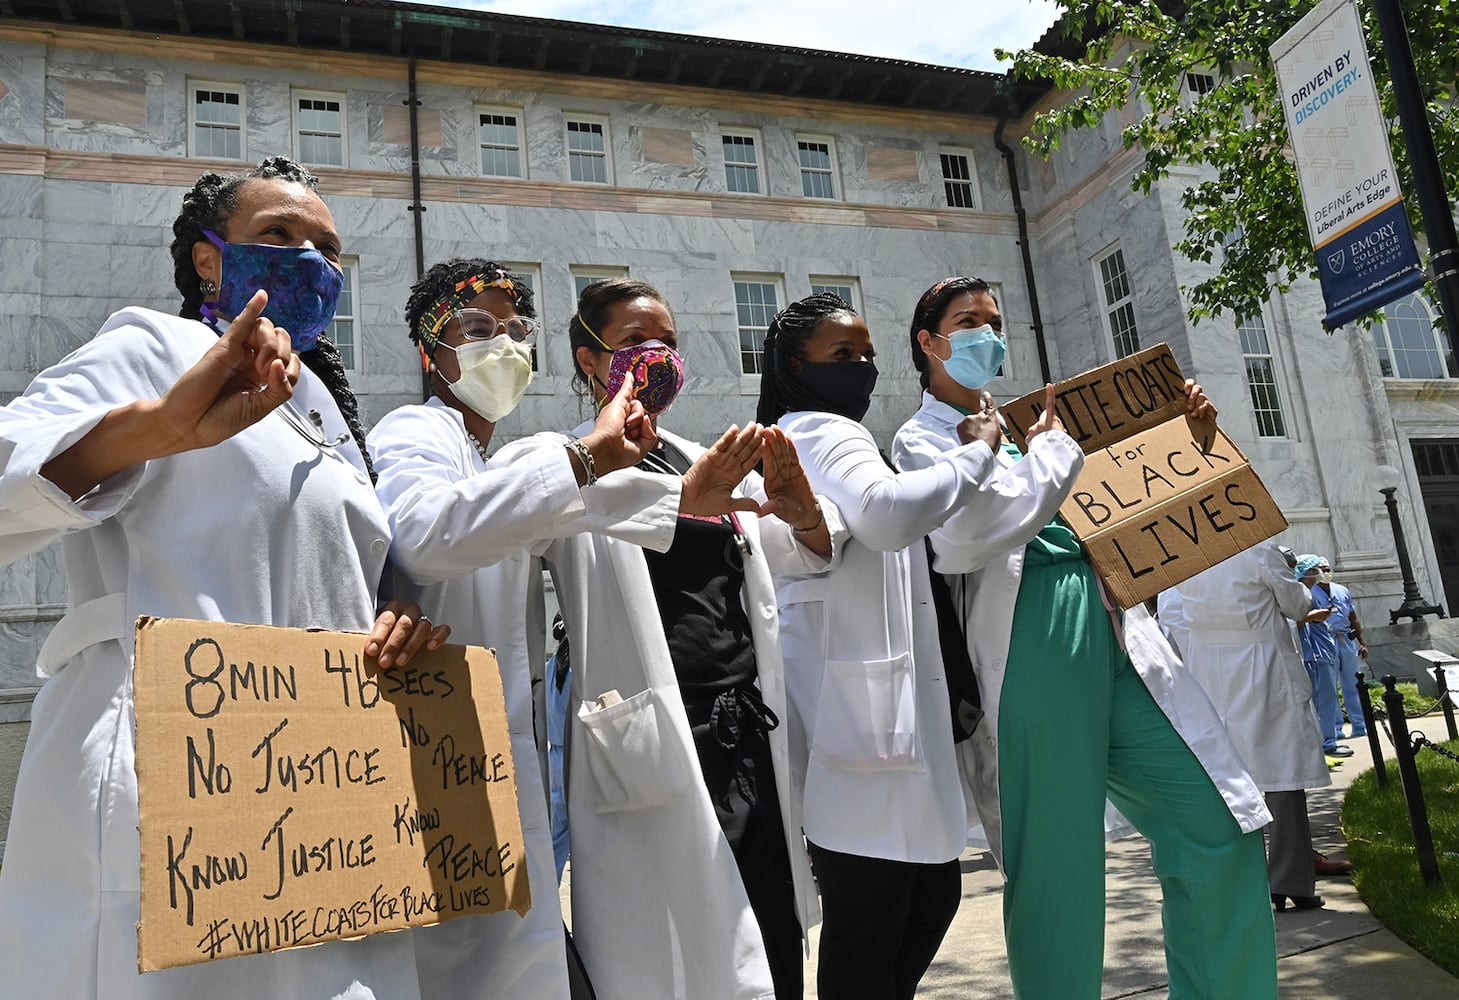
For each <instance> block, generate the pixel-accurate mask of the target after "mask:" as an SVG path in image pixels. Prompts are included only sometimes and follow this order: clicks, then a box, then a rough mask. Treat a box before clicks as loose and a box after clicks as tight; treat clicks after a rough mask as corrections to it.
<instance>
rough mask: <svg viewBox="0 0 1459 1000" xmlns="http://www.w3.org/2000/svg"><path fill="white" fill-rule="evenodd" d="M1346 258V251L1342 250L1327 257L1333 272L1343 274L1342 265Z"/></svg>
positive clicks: (1328, 264)
mask: <svg viewBox="0 0 1459 1000" xmlns="http://www.w3.org/2000/svg"><path fill="white" fill-rule="evenodd" d="M1344 258H1345V252H1344V251H1342V250H1339V251H1337V252H1336V253H1334V254H1332V255H1330V256H1329V257H1328V258H1327V266H1328V268H1330V269H1331V270H1332V273H1333V274H1342V266H1343V264H1344V263H1345V262H1346V261H1345V259H1344Z"/></svg>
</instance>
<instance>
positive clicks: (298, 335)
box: [202, 229, 344, 351]
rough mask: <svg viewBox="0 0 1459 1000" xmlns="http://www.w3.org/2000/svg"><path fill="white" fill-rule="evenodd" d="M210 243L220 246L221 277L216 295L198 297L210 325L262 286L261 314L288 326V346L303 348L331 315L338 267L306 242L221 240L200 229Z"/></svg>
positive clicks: (337, 287)
mask: <svg viewBox="0 0 1459 1000" xmlns="http://www.w3.org/2000/svg"><path fill="white" fill-rule="evenodd" d="M203 235H204V236H206V237H207V238H208V239H209V240H210V241H212V243H213V245H214V246H216V247H217V248H218V249H219V250H221V251H223V280H222V283H221V287H219V289H218V298H217V299H216V300H215V301H213V302H204V303H203V307H202V312H203V316H204V317H205V318H206V320H207V322H208V325H209V326H211V327H212V328H213V329H214V330H221V327H220V326H219V323H220V322H222V323H224V324H225V325H226V323H227V320H226V319H225V318H224V317H231V316H237V315H238V314H239V313H240V312H242V311H243V307H244V306H246V305H248V300H249V299H251V298H253V293H254V292H256V291H258V290H259V289H260V288H262V289H263V290H264V291H266V292H268V305H267V306H265V307H264V310H263V314H264V315H265V316H267V317H268V318H269V319H270V320H272V321H273V324H274V325H275V326H278V327H282V328H283V329H285V330H288V331H289V339H290V341H291V342H292V343H293V346H294V350H296V351H308V350H312V349H313V348H314V345H315V344H317V343H318V342H319V335H320V334H321V333H322V332H324V328H325V327H326V326H328V325H329V321H330V320H332V319H334V307H335V305H336V304H337V303H338V302H339V293H340V291H341V290H342V289H343V288H344V273H343V272H341V271H340V269H339V268H338V267H336V266H335V265H334V264H332V263H330V261H329V258H327V257H325V256H324V254H322V253H320V252H319V251H318V250H315V249H313V248H311V247H276V246H270V245H268V244H266V243H225V242H224V241H223V240H222V239H220V238H219V237H218V234H217V233H214V232H212V231H211V230H208V229H204V230H203Z"/></svg>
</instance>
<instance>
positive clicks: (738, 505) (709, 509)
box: [679, 423, 765, 517]
mask: <svg viewBox="0 0 1459 1000" xmlns="http://www.w3.org/2000/svg"><path fill="white" fill-rule="evenodd" d="M764 433H765V432H764V429H763V428H761V427H760V425H759V424H755V423H752V424H747V425H746V426H745V428H744V430H741V429H740V428H738V427H734V426H731V427H730V429H729V430H727V431H725V432H724V433H723V434H722V435H720V438H719V440H718V441H716V442H714V445H713V447H711V448H710V449H709V450H708V451H706V452H705V453H704V454H703V455H700V456H699V459H698V460H697V461H696V462H695V463H694V464H693V465H692V466H690V467H689V471H688V472H686V473H684V486H683V491H682V492H681V493H680V495H679V512H680V513H681V514H698V515H700V516H703V517H713V516H715V515H717V514H725V513H728V512H730V511H736V510H743V511H748V512H750V513H752V514H753V513H755V512H757V511H758V510H759V509H760V505H759V504H758V503H756V502H755V501H754V500H751V499H750V498H749V497H736V496H733V495H732V494H733V491H734V488H735V487H736V486H738V485H740V483H741V482H742V481H743V480H744V478H745V476H747V475H749V473H750V470H751V469H753V468H754V467H755V463H756V462H757V461H759V459H760V439H761V438H762V437H763V436H764Z"/></svg>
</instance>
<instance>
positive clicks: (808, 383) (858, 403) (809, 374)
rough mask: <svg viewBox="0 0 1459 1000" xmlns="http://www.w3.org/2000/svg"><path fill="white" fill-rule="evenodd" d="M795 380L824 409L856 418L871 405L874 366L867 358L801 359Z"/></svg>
mask: <svg viewBox="0 0 1459 1000" xmlns="http://www.w3.org/2000/svg"><path fill="white" fill-rule="evenodd" d="M799 379H800V381H801V383H802V384H803V385H804V386H805V387H806V388H807V389H809V390H810V392H811V394H812V395H813V396H815V397H816V399H818V400H819V401H820V402H821V404H822V407H823V408H824V409H826V410H828V411H830V412H831V413H839V414H840V415H841V416H843V417H849V418H850V419H852V420H856V421H860V420H861V418H862V417H864V416H866V411H867V410H868V409H869V408H870V407H871V390H872V389H873V388H875V386H876V365H874V364H872V363H871V362H870V361H802V362H801V363H800V374H799Z"/></svg>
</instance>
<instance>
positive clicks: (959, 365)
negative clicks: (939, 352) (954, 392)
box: [934, 323, 1008, 389]
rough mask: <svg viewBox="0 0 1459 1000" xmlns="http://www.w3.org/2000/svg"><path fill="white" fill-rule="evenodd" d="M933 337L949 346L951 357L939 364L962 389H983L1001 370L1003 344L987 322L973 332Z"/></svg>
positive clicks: (1005, 349)
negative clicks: (940, 339) (950, 347)
mask: <svg viewBox="0 0 1459 1000" xmlns="http://www.w3.org/2000/svg"><path fill="white" fill-rule="evenodd" d="M934 336H937V337H942V339H943V340H945V341H947V342H948V344H950V345H951V346H952V355H951V356H950V357H949V358H948V359H947V360H946V361H943V362H942V367H943V368H945V369H946V370H947V374H948V375H950V376H952V380H953V381H954V382H956V383H957V384H958V385H960V386H962V387H963V388H964V389H981V388H983V386H985V385H987V384H988V383H989V382H991V381H993V376H994V375H997V374H998V369H999V368H1001V367H1003V356H1004V354H1005V353H1006V351H1007V349H1008V348H1007V345H1006V344H1005V343H1004V342H1003V338H1002V337H1001V336H999V335H998V333H997V332H996V331H994V329H993V328H992V327H991V326H989V325H988V324H987V323H984V324H983V325H982V326H980V327H978V328H977V329H974V330H959V331H957V332H956V333H954V334H952V335H951V336H943V335H942V334H940V333H938V334H934ZM939 360H941V359H939Z"/></svg>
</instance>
